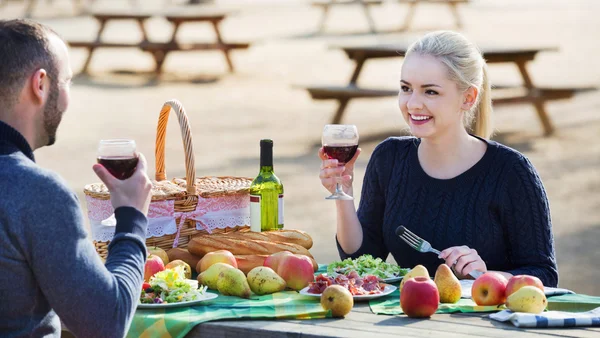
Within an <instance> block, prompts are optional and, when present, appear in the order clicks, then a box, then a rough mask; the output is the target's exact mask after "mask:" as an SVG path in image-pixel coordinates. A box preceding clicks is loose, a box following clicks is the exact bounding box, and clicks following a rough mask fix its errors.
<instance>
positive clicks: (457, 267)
mask: <svg viewBox="0 0 600 338" xmlns="http://www.w3.org/2000/svg"><path fill="white" fill-rule="evenodd" d="M439 258H441V259H443V260H445V261H446V264H447V265H448V266H450V267H452V270H454V273H455V274H456V276H457V277H458V278H459V279H465V278H471V277H470V276H469V273H471V272H473V271H475V270H477V271H481V272H484V273H485V272H487V266H486V264H485V262H484V261H483V259H481V257H480V256H479V254H478V253H477V250H475V249H471V248H469V247H468V246H465V245H462V246H453V247H450V248H447V249H445V250H443V251H442V252H441V253H440V255H439Z"/></svg>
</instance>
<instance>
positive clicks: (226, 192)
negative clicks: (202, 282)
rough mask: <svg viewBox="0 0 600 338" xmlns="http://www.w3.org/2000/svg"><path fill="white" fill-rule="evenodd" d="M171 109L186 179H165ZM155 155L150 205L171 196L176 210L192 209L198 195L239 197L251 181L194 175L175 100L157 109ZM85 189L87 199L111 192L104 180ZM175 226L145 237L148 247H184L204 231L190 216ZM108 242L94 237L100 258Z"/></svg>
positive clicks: (187, 138) (224, 229) (186, 135)
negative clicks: (169, 231)
mask: <svg viewBox="0 0 600 338" xmlns="http://www.w3.org/2000/svg"><path fill="white" fill-rule="evenodd" d="M171 110H174V111H175V113H176V114H177V118H178V120H179V126H180V130H181V135H182V139H183V146H184V150H185V173H186V177H185V180H184V179H179V178H174V179H172V180H167V174H166V170H165V137H166V130H167V123H168V120H169V114H170V112H171ZM155 155H156V177H155V179H156V180H155V181H154V180H153V181H152V200H151V207H152V204H153V203H159V202H160V201H168V200H173V201H174V203H173V205H174V212H175V213H178V214H181V213H190V212H194V211H195V210H196V208H197V207H198V205H199V199H200V200H206V199H214V198H228V197H231V196H237V197H238V198H239V197H240V195H246V196H248V191H249V188H250V184H251V183H252V179H251V178H247V177H232V176H220V177H215V176H205V177H200V178H197V179H196V172H195V165H194V151H193V145H192V134H191V130H190V126H189V123H188V118H187V114H186V113H185V110H184V108H183V106H182V105H181V103H180V102H178V101H177V100H170V101H167V102H165V104H164V105H163V107H162V109H161V111H160V116H159V119H158V128H157V133H156V149H155ZM84 192H85V194H86V199H87V200H88V202H89V201H94V200H105V201H107V200H109V199H110V193H109V192H108V189H107V188H106V186H104V184H101V183H94V184H89V185H87V186H86V187H85V189H84ZM199 197H200V198H199ZM248 200H249V197H248ZM89 204H90V203H88V205H89ZM149 217H150V215H149ZM176 223H177V224H180V217H178V218H176ZM247 226H248V225H247V224H246V225H244V224H231V226H226V227H219V228H215V229H212V231H211V232H212V233H222V232H229V231H237V230H238V229H240V228H245V227H247ZM178 227H179V231H178V232H177V233H175V234H169V235H163V236H158V237H149V238H147V239H146V245H147V246H148V247H150V246H157V247H160V248H161V249H164V250H168V249H170V248H172V247H173V246H174V245H173V244H174V243H176V244H177V247H184V248H185V247H187V244H188V242H189V241H190V239H191V238H192V237H193V236H195V235H198V234H200V233H206V230H198V229H197V227H196V221H195V220H194V219H191V218H185V221H184V222H183V224H182V225H181V226H178ZM109 242H110V241H96V240H94V245H95V247H96V251H97V252H98V253H99V254H100V256H101V257H103V258H106V256H107V254H108V244H109Z"/></svg>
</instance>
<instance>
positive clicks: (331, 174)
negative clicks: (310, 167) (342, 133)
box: [319, 148, 360, 196]
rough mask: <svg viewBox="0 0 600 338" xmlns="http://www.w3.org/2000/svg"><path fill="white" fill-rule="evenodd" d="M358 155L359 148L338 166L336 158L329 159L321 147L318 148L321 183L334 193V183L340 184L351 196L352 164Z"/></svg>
mask: <svg viewBox="0 0 600 338" xmlns="http://www.w3.org/2000/svg"><path fill="white" fill-rule="evenodd" d="M359 155H360V148H358V149H357V150H356V153H355V154H354V156H353V157H352V159H351V160H350V161H348V163H346V164H345V165H342V166H339V165H338V164H339V163H338V160H336V159H329V158H328V157H327V155H325V151H324V149H323V148H321V149H319V158H321V160H322V162H321V171H320V172H319V178H320V179H321V184H322V185H323V186H324V187H325V189H327V190H328V191H329V192H331V193H332V194H333V193H335V190H336V184H337V183H338V182H339V183H340V184H341V187H342V190H343V191H344V193H346V194H348V195H350V196H352V195H353V191H352V182H353V181H354V164H355V163H356V159H357V158H358V156H359Z"/></svg>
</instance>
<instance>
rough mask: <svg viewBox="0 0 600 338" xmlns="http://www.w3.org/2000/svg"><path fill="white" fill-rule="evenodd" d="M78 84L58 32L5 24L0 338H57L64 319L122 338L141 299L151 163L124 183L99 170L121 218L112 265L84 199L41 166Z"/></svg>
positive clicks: (0, 35)
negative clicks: (94, 234)
mask: <svg viewBox="0 0 600 338" xmlns="http://www.w3.org/2000/svg"><path fill="white" fill-rule="evenodd" d="M71 77H72V71H71V68H70V65H69V56H68V50H67V46H66V45H65V43H64V42H63V41H62V40H61V38H60V37H58V35H57V34H56V33H54V32H53V31H52V30H50V29H49V28H47V27H44V26H42V25H40V24H37V23H34V22H31V21H25V20H10V21H0V336H2V337H22V336H34V337H40V336H44V337H46V336H55V337H59V336H60V334H61V332H60V331H61V327H60V326H61V324H60V321H61V320H62V322H63V323H64V324H65V325H66V327H67V328H68V329H69V330H70V331H71V332H73V333H74V334H75V335H77V336H81V337H120V336H124V335H125V334H126V333H127V329H128V327H129V325H130V323H131V319H132V316H133V313H134V312H135V308H136V306H137V302H138V298H139V295H140V290H141V285H142V279H143V265H144V261H145V259H146V247H145V244H144V243H145V242H144V240H145V234H146V227H147V219H146V214H147V212H148V206H149V202H150V189H151V184H150V181H149V179H148V177H147V176H146V162H145V159H144V157H143V156H142V155H141V154H140V161H139V165H138V168H137V169H136V172H135V174H134V175H133V176H132V177H131V178H129V179H127V180H124V181H120V180H118V179H116V178H114V177H112V176H111V175H110V174H109V173H108V171H107V170H106V169H105V168H104V167H103V166H101V165H98V164H95V165H94V167H93V169H94V171H95V172H96V174H97V175H98V176H99V177H100V179H101V180H102V181H103V182H104V183H105V184H106V185H107V187H108V188H109V190H110V192H111V202H112V205H113V207H114V208H115V216H116V218H117V225H116V228H115V236H114V239H113V240H112V242H111V243H110V246H109V249H108V250H109V254H108V258H107V260H106V264H102V261H101V260H100V257H99V256H98V254H97V253H96V251H95V249H94V246H93V245H92V243H91V241H90V240H89V239H88V238H87V232H86V230H85V228H84V220H83V215H82V212H81V210H80V209H79V204H78V201H77V198H76V196H75V195H74V194H73V193H72V192H71V191H69V189H68V188H67V185H66V184H65V182H64V181H63V180H62V179H61V178H60V177H58V176H57V175H56V174H54V173H52V172H50V171H48V170H45V169H43V168H41V167H39V166H38V165H37V164H36V163H35V158H34V155H33V150H35V149H38V148H40V147H43V146H46V145H52V144H53V143H54V141H55V139H56V130H57V128H58V125H59V123H60V121H61V118H62V115H63V113H64V111H66V109H67V106H68V104H69V83H70V80H71ZM59 317H60V319H59Z"/></svg>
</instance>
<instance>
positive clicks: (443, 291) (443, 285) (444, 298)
mask: <svg viewBox="0 0 600 338" xmlns="http://www.w3.org/2000/svg"><path fill="white" fill-rule="evenodd" d="M433 281H434V282H435V285H437V288H438V292H439V293H440V303H456V302H458V300H459V299H460V295H461V293H462V287H461V286H460V282H459V281H458V278H456V276H455V275H454V273H452V270H450V267H449V266H448V265H446V264H440V266H438V268H437V270H436V271H435V277H434V278H433Z"/></svg>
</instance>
